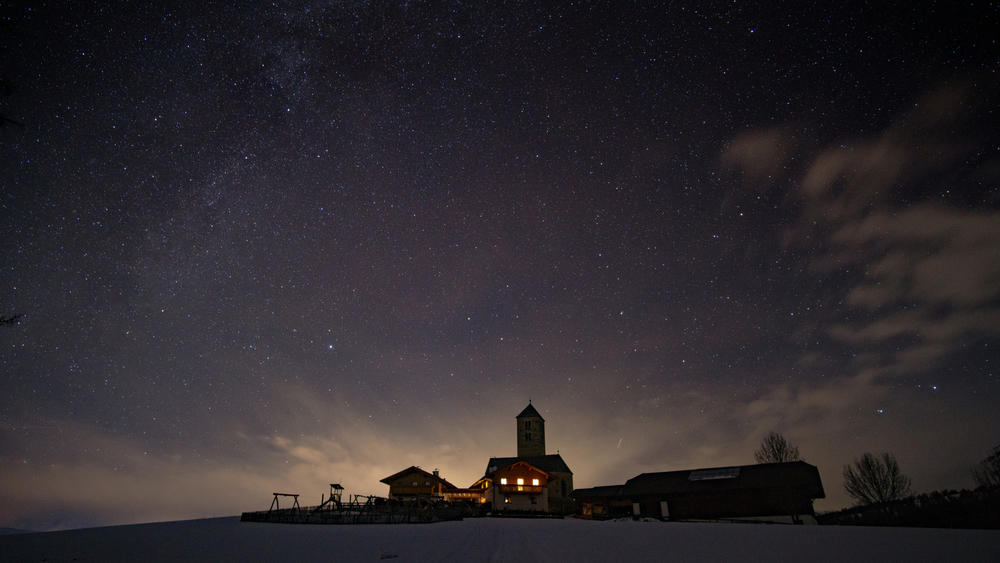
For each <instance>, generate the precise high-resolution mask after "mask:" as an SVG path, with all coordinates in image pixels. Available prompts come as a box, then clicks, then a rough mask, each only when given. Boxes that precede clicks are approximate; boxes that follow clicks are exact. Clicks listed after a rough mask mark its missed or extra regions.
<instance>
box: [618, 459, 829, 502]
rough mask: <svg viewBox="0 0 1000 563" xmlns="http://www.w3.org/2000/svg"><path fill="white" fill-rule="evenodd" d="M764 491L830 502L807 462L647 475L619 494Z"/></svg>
mask: <svg viewBox="0 0 1000 563" xmlns="http://www.w3.org/2000/svg"><path fill="white" fill-rule="evenodd" d="M760 489H792V490H796V491H800V492H802V493H803V494H805V495H807V496H808V497H809V498H813V499H817V498H826V495H825V493H824V491H823V482H822V481H821V480H820V477H819V470H818V469H816V466H815V465H809V464H808V463H806V462H804V461H792V462H787V463H763V464H757V465H741V466H738V467H716V468H710V469H695V470H685V471H666V472H663V473H643V474H641V475H639V476H637V477H633V478H631V479H629V480H628V481H626V483H625V485H624V486H622V487H621V490H620V491H619V492H618V493H617V494H618V495H621V496H626V497H631V496H640V495H663V494H683V493H692V492H706V491H731V490H760Z"/></svg>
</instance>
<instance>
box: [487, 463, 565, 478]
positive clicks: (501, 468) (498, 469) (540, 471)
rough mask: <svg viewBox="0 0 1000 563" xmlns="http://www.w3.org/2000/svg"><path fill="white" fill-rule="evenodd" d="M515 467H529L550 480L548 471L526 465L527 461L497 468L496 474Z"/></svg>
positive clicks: (550, 476)
mask: <svg viewBox="0 0 1000 563" xmlns="http://www.w3.org/2000/svg"><path fill="white" fill-rule="evenodd" d="M516 465H523V466H525V467H529V468H531V469H534V470H535V471H537V472H539V473H541V474H542V475H545V478H546V479H549V480H551V479H552V475H551V474H550V473H549V472H548V471H545V470H544V469H542V468H540V467H536V466H534V465H532V464H530V463H528V462H527V461H524V460H521V461H515V462H514V463H512V464H510V465H508V466H506V467H500V468H497V470H496V472H499V471H501V470H503V469H510V468H512V467H514V466H516ZM496 472H494V473H496Z"/></svg>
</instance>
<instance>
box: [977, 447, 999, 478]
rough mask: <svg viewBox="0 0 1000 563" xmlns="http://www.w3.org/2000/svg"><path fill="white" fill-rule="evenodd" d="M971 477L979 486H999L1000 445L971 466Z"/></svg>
mask: <svg viewBox="0 0 1000 563" xmlns="http://www.w3.org/2000/svg"><path fill="white" fill-rule="evenodd" d="M972 479H973V480H974V481H975V482H976V485H978V486H980V487H1000V446H997V447H995V448H993V453H991V454H990V455H988V456H987V457H986V459H984V460H983V461H980V462H979V464H978V465H976V466H975V467H973V468H972Z"/></svg>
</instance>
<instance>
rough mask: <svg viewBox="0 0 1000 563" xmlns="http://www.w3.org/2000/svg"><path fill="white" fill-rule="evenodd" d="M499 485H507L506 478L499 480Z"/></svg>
mask: <svg viewBox="0 0 1000 563" xmlns="http://www.w3.org/2000/svg"><path fill="white" fill-rule="evenodd" d="M500 484H501V485H506V484H507V478H506V477H501V478H500Z"/></svg>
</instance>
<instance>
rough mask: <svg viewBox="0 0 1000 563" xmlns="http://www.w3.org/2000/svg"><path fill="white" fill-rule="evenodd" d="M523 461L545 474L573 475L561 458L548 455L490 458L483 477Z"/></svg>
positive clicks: (556, 455) (557, 455)
mask: <svg viewBox="0 0 1000 563" xmlns="http://www.w3.org/2000/svg"><path fill="white" fill-rule="evenodd" d="M519 461H523V462H525V463H527V464H529V465H532V466H534V467H537V468H538V469H541V470H542V471H544V472H546V473H552V472H559V473H569V474H570V475H572V474H573V472H572V471H570V470H569V466H568V465H566V462H565V461H563V458H562V456H561V455H559V454H550V455H533V456H525V457H491V458H490V461H489V462H488V463H487V464H486V472H485V473H484V475H490V474H491V473H495V472H496V471H499V470H501V469H503V468H505V467H510V466H511V465H514V464H515V463H517V462H519Z"/></svg>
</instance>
